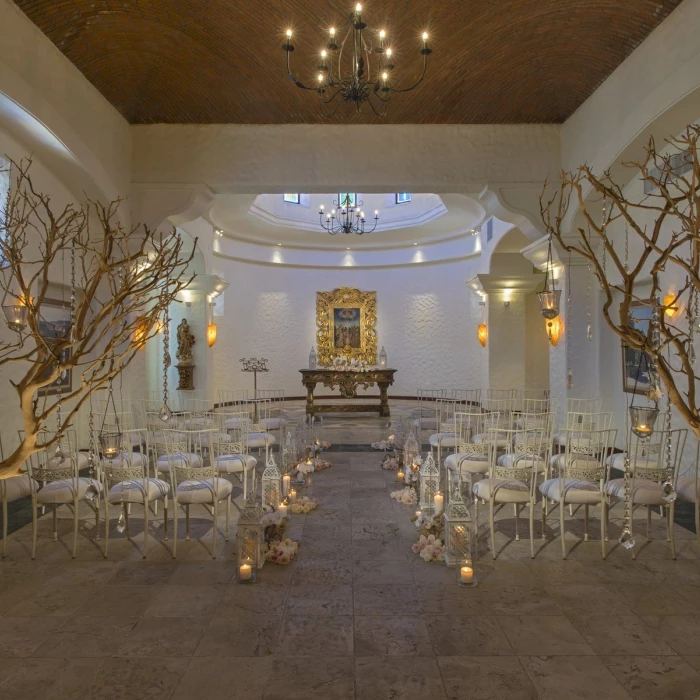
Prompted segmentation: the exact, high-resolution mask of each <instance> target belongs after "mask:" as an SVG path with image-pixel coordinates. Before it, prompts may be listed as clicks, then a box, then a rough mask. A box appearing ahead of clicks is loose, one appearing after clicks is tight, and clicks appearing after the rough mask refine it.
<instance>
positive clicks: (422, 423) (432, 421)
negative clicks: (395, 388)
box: [413, 389, 447, 444]
mask: <svg viewBox="0 0 700 700" xmlns="http://www.w3.org/2000/svg"><path fill="white" fill-rule="evenodd" d="M444 398H447V390H446V389H418V390H417V391H416V399H417V400H418V408H417V409H416V410H415V411H414V420H413V428H414V430H415V432H416V438H418V443H419V444H422V442H423V431H424V430H432V431H435V430H437V420H436V418H435V406H434V405H433V403H434V401H435V400H436V399H444Z"/></svg>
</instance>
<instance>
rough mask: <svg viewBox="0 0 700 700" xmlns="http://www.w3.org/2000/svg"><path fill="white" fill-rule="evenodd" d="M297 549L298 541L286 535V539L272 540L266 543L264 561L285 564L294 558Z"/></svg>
mask: <svg viewBox="0 0 700 700" xmlns="http://www.w3.org/2000/svg"><path fill="white" fill-rule="evenodd" d="M298 551H299V543H298V542H295V541H294V540H290V539H289V538H288V537H287V538H286V539H279V540H273V541H272V542H270V543H268V545H267V549H266V551H265V561H269V562H270V563H272V564H281V565H282V566H286V565H287V564H289V563H290V562H291V561H292V559H294V557H295V556H296V554H297V552H298Z"/></svg>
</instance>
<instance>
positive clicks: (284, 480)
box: [282, 474, 292, 496]
mask: <svg viewBox="0 0 700 700" xmlns="http://www.w3.org/2000/svg"><path fill="white" fill-rule="evenodd" d="M291 481H292V477H291V476H289V474H285V475H284V476H283V477H282V494H283V495H284V496H286V495H287V494H288V493H289V484H290V483H291Z"/></svg>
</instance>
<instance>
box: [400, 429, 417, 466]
mask: <svg viewBox="0 0 700 700" xmlns="http://www.w3.org/2000/svg"><path fill="white" fill-rule="evenodd" d="M419 452H420V447H419V445H418V440H416V436H415V435H414V434H413V431H411V432H410V433H409V434H408V438H407V439H406V443H405V444H404V446H403V463H404V466H405V467H406V469H410V466H411V464H413V461H414V458H415V457H417V456H418V454H419Z"/></svg>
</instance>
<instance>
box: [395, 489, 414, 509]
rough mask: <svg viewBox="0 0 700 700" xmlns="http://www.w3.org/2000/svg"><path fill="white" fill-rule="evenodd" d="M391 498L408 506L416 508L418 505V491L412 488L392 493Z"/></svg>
mask: <svg viewBox="0 0 700 700" xmlns="http://www.w3.org/2000/svg"><path fill="white" fill-rule="evenodd" d="M391 497H392V498H394V499H396V500H397V501H398V502H399V503H403V504H404V505H406V506H414V505H415V504H416V503H418V496H417V495H416V490H415V489H412V488H411V487H410V486H405V487H404V488H402V489H401V490H399V491H392V492H391Z"/></svg>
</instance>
